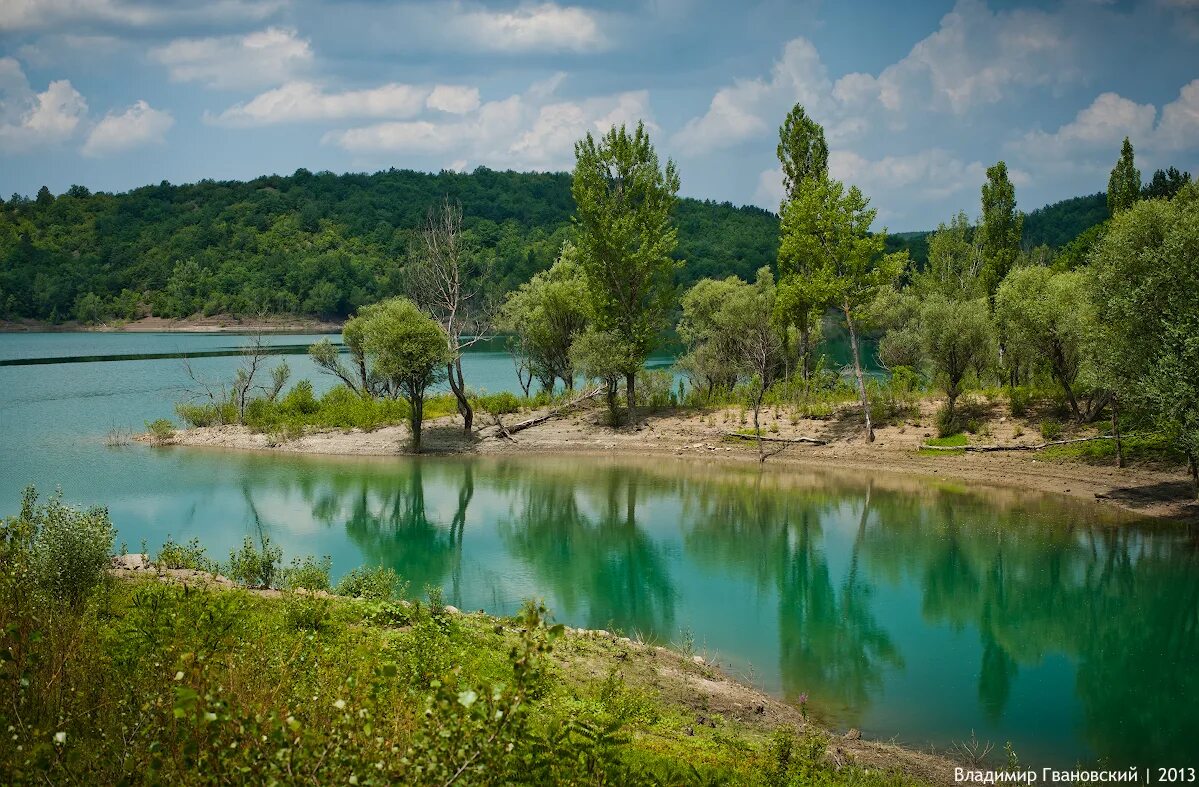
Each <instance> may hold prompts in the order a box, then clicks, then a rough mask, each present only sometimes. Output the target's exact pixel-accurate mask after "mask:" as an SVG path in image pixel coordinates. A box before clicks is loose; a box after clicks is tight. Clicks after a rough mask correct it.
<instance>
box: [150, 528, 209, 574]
mask: <svg viewBox="0 0 1199 787" xmlns="http://www.w3.org/2000/svg"><path fill="white" fill-rule="evenodd" d="M154 562H155V563H156V564H157V565H159V566H161V567H162V568H176V569H180V568H181V569H190V570H192V571H207V572H208V573H210V574H215V573H217V569H218V566H217V564H216V561H215V560H212V559H210V558H209V557H208V550H206V549H205V548H204V546H203V545H202V544H200V539H198V538H193V539H192V540H191V541H188V542H187V543H186V544H177V543H175V540H174V539H172V538H171V537H170V536H167V540H166V542H165V543H164V544H163V545H162V549H160V550H159V551H158V555H157V556H156V557H155V558H154Z"/></svg>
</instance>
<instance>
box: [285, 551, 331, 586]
mask: <svg viewBox="0 0 1199 787" xmlns="http://www.w3.org/2000/svg"><path fill="white" fill-rule="evenodd" d="M332 570H333V558H331V557H329V556H328V555H325V556H324V557H322V558H321V559H320V560H317V559H316V558H315V557H313V556H312V555H307V556H306V557H303V558H298V557H297V558H292V561H291V565H289V566H288V567H287V568H285V569H283V587H284V588H286V589H288V590H300V589H304V590H309V591H313V590H328V589H329V573H330V572H331V571H332Z"/></svg>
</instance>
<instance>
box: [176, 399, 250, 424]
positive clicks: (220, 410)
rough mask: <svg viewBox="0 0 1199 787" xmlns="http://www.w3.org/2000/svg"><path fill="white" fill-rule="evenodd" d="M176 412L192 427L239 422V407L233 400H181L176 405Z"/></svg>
mask: <svg viewBox="0 0 1199 787" xmlns="http://www.w3.org/2000/svg"><path fill="white" fill-rule="evenodd" d="M175 413H176V414H177V415H178V416H179V417H180V418H182V419H183V422H184V423H186V424H188V425H189V426H192V427H201V426H221V425H222V424H231V423H236V422H237V407H236V406H235V405H234V404H233V402H222V403H221V404H188V403H186V402H180V403H178V404H176V405H175Z"/></svg>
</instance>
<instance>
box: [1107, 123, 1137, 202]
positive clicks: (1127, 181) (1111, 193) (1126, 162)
mask: <svg viewBox="0 0 1199 787" xmlns="http://www.w3.org/2000/svg"><path fill="white" fill-rule="evenodd" d="M1140 198H1141V171H1140V170H1139V169H1137V167H1136V164H1135V163H1134V161H1133V150H1132V143H1131V142H1129V141H1128V137H1125V138H1124V145H1123V146H1122V147H1121V148H1120V160H1119V161H1117V162H1116V166H1115V167H1114V168H1113V169H1112V174H1111V177H1110V178H1108V181H1107V210H1108V213H1110V214H1111V215H1113V216H1115V215H1117V214H1119V213H1120V212H1121V211H1125V210H1128V209H1129V208H1131V207H1132V206H1133V205H1134V204H1136V201H1137V200H1139V199H1140Z"/></svg>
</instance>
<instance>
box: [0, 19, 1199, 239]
mask: <svg viewBox="0 0 1199 787" xmlns="http://www.w3.org/2000/svg"><path fill="white" fill-rule="evenodd" d="M797 102H798V103H802V104H803V105H804V106H805V107H806V109H807V111H808V113H809V114H810V115H812V116H813V117H815V118H816V119H817V120H818V121H819V122H821V123H822V124H823V125H824V127H825V130H826V135H827V138H828V142H829V148H830V161H829V168H830V172H831V174H832V176H833V177H836V178H838V179H840V180H844V181H846V182H848V183H853V184H856V185H857V186H859V187H860V188H861V189H862V190H863V191H864V192H865V193H866V194H867V196H869V197H870V198H871V201H872V204H873V206H874V207H876V208H877V209H878V223H879V224H881V225H886V226H887V227H888V228H889V229H890V230H891V231H908V230H919V229H928V228H932V227H935V226H936V225H937V224H938V223H940V222H945V221H948V220H949V218H950V217H951V216H952V215H953V214H954V213H955V212H956V211H958V210H965V211H966V212H967V213H968V214H969V215H970V216H971V217H973V216H975V215H976V214H977V213H978V209H979V208H978V204H979V188H980V186H981V184H982V182H983V181H984V179H985V177H986V168H987V167H988V166H990V165H991V164H993V163H995V162H996V161H998V160H1001V159H1002V160H1004V161H1006V162H1007V165H1008V168H1009V170H1010V172H1011V175H1012V179H1013V181H1014V183H1015V184H1016V194H1017V200H1018V203H1019V206H1020V207H1021V208H1022V209H1024V210H1026V211H1027V210H1032V209H1034V208H1037V207H1040V206H1042V205H1045V204H1048V203H1051V202H1055V201H1057V200H1060V199H1064V198H1067V197H1071V196H1076V195H1079V194H1090V193H1094V192H1097V191H1102V190H1104V189H1105V188H1106V186H1107V177H1108V173H1109V172H1110V170H1111V168H1112V166H1113V164H1114V163H1115V160H1116V158H1117V157H1118V154H1119V149H1120V143H1121V141H1122V140H1123V138H1124V137H1125V136H1128V137H1130V138H1131V140H1132V143H1133V145H1134V147H1135V148H1136V156H1137V162H1138V165H1139V167H1140V169H1141V171H1142V173H1143V177H1145V179H1148V177H1149V175H1150V174H1151V173H1152V171H1153V170H1154V169H1156V168H1159V167H1166V166H1170V165H1173V166H1177V167H1178V168H1179V169H1183V170H1187V171H1191V172H1196V174H1199V172H1197V170H1199V0H1147V1H1146V2H1101V1H1096V0H1064V1H1063V2H1054V1H1052V0H1047V1H1046V2H1035V1H1030V2H1010V1H1007V0H957V2H904V3H897V2H894V0H879V1H877V2H876V1H874V0H869V1H867V2H853V3H850V2H818V1H817V0H792V1H791V2H784V1H783V0H765V1H764V2H755V1H754V0H743V2H704V1H703V0H646V1H645V2H632V1H628V2H607V3H595V4H581V3H580V4H571V3H555V2H536V1H535V2H515V3H513V2H500V3H491V2H488V3H483V2H471V1H468V0H458V1H456V2H453V1H451V2H436V3H434V2H420V1H419V0H418V1H416V2H409V1H407V0H399V1H394V0H393V1H388V2H384V1H383V0H352V1H351V2H345V1H344V0H206V1H205V2H184V1H183V0H0V193H3V194H5V195H8V194H10V193H14V192H15V193H21V194H26V195H32V194H33V193H35V192H36V191H37V190H38V189H39V188H40V187H41V186H43V185H46V186H48V187H49V188H50V190H51V191H53V192H55V193H61V192H63V191H65V190H66V189H67V187H68V186H70V185H71V184H76V183H78V184H81V185H84V186H87V187H89V188H91V189H92V190H104V191H123V190H127V189H130V188H135V187H137V186H140V185H145V184H147V183H158V182H160V181H164V180H166V181H170V182H172V183H184V182H193V181H196V180H200V179H204V178H211V179H216V180H223V179H249V178H253V177H255V176H258V175H262V174H270V173H280V174H290V173H291V172H294V171H295V170H296V169H298V168H301V167H303V168H306V169H309V170H311V171H314V172H315V171H320V170H331V171H333V172H348V171H352V172H362V171H366V172H371V171H376V170H380V169H387V168H390V167H395V168H399V169H417V170H426V171H431V172H436V171H440V170H442V169H453V170H466V171H469V170H473V169H474V168H475V167H478V166H487V167H491V168H493V169H515V170H525V171H531V170H536V171H565V170H569V169H570V168H571V166H572V164H573V145H574V142H575V140H577V139H579V138H580V137H582V136H583V135H585V134H586V133H588V132H592V133H602V132H603V131H605V130H607V129H608V128H609V127H611V126H612V125H613V124H621V123H627V124H635V123H636V122H637V121H638V120H642V121H644V122H645V123H646V125H647V127H648V128H649V129H650V132H651V137H652V139H653V140H654V143H655V146H656V148H657V150H658V153H659V155H660V156H661V157H662V158H663V159H665V158H666V157H669V158H672V159H674V161H675V162H676V163H677V164H678V167H679V172H680V176H681V181H682V186H681V192H680V193H681V194H683V195H685V196H691V197H698V198H703V199H714V200H718V201H726V200H727V201H730V202H733V203H737V204H743V203H752V204H757V205H760V206H762V207H765V208H768V209H771V210H776V209H777V208H778V202H779V198H780V196H781V193H782V186H781V174H780V171H779V167H778V162H777V159H776V158H775V146H776V144H777V141H778V126H779V124H780V123H781V122H782V120H783V118H784V117H785V115H786V113H787V111H788V109H790V107H791V106H792V105H794V104H795V103H797Z"/></svg>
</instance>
